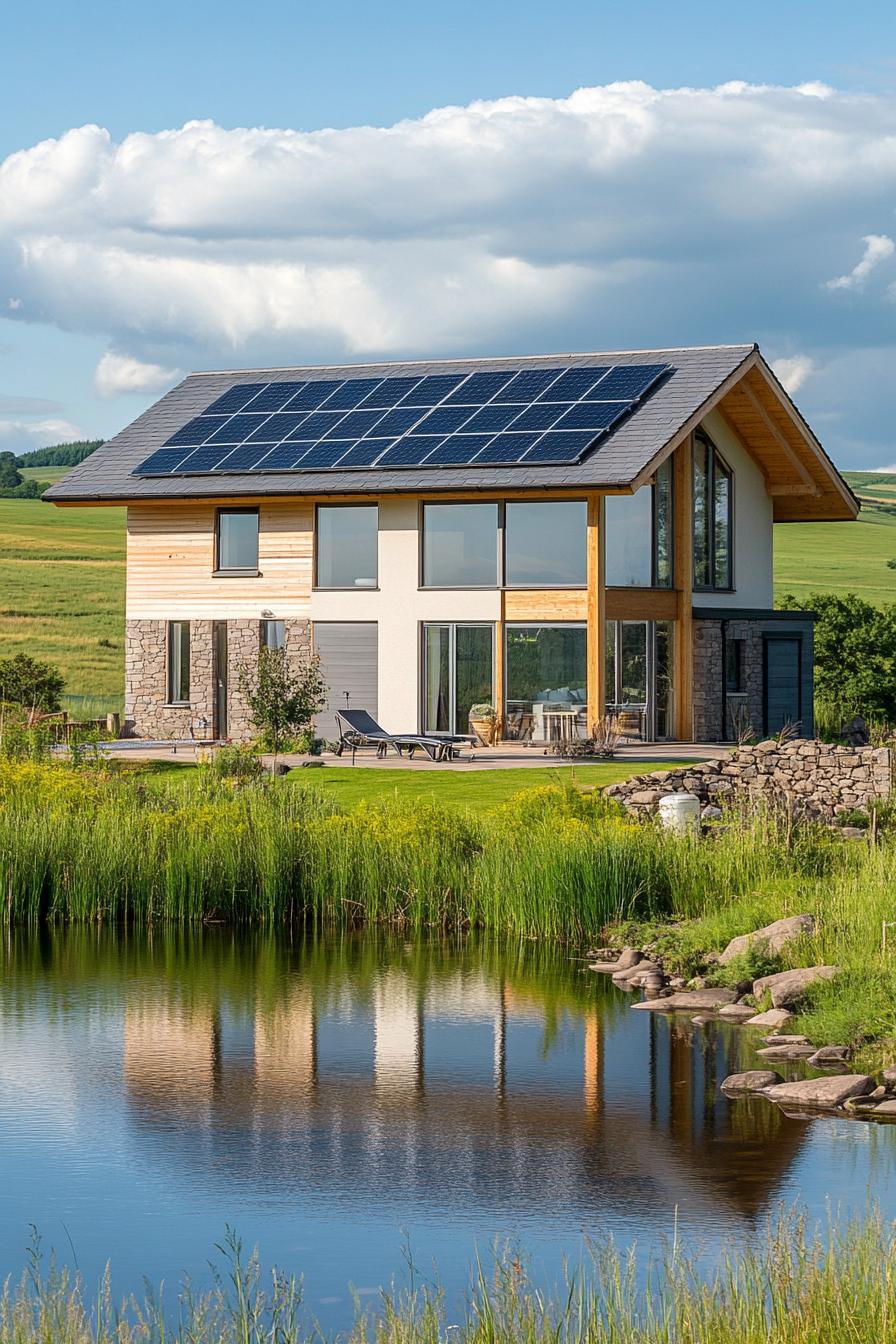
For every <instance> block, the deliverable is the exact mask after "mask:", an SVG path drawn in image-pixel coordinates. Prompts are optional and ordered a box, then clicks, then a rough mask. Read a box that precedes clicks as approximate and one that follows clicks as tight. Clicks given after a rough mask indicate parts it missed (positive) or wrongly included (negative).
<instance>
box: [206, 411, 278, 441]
mask: <svg viewBox="0 0 896 1344" xmlns="http://www.w3.org/2000/svg"><path fill="white" fill-rule="evenodd" d="M267 418H268V417H267V416H266V415H232V416H231V417H230V419H229V420H225V421H224V423H223V425H222V426H221V428H220V429H216V430H215V432H214V434H211V435H209V437H208V439H206V443H242V442H243V440H244V439H248V438H249V437H250V435H252V434H254V433H255V432H256V430H258V429H260V428H261V426H262V425H263V424H264V422H265V421H266V420H267ZM279 437H280V435H279V434H278V435H276V436H275V438H279Z"/></svg>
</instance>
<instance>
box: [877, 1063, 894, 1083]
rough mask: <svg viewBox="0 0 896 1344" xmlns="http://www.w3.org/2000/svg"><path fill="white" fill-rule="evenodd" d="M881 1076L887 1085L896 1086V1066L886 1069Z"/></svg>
mask: <svg viewBox="0 0 896 1344" xmlns="http://www.w3.org/2000/svg"><path fill="white" fill-rule="evenodd" d="M880 1076H881V1078H882V1079H883V1081H884V1083H885V1084H886V1086H887V1087H896V1068H894V1067H892V1066H891V1067H890V1068H888V1069H884V1070H883V1071H882V1073H881V1075H880Z"/></svg>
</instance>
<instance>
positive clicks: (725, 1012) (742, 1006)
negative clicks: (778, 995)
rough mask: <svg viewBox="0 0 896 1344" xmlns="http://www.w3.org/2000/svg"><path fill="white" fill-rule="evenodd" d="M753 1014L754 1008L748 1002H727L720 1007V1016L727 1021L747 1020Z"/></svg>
mask: <svg viewBox="0 0 896 1344" xmlns="http://www.w3.org/2000/svg"><path fill="white" fill-rule="evenodd" d="M752 1016H753V1009H752V1008H751V1007H750V1006H749V1005H748V1004H746V1003H726V1004H723V1006H722V1007H721V1008H720V1009H719V1017H724V1019H725V1021H726V1022H746V1021H748V1020H749V1019H750V1018H751V1017H752Z"/></svg>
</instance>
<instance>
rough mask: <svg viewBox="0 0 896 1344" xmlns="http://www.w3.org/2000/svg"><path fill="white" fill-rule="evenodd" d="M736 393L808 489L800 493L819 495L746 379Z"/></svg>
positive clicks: (815, 486) (809, 476)
mask: <svg viewBox="0 0 896 1344" xmlns="http://www.w3.org/2000/svg"><path fill="white" fill-rule="evenodd" d="M738 391H739V392H742V393H743V394H744V396H745V397H746V398H747V401H748V402H749V403H750V405H751V406H752V408H753V410H754V411H755V412H756V414H757V415H758V416H759V419H760V420H761V421H762V423H763V424H764V425H765V428H766V429H767V430H768V432H769V434H770V435H771V436H772V438H773V439H774V441H775V443H776V444H777V445H778V447H779V448H780V450H781V452H782V453H783V454H784V456H785V458H786V459H787V461H788V462H789V463H790V465H791V466H792V467H793V469H794V471H795V472H796V473H797V475H798V476H799V478H800V480H801V481H802V483H803V485H804V486H807V487H808V489H806V490H804V491H801V493H804V494H810V495H820V494H821V490H820V489H819V487H818V486H817V485H816V484H815V482H814V481H813V479H812V477H811V475H810V473H809V472H808V470H807V469H806V467H805V466H804V465H803V463H802V462H801V461H800V459H799V458H798V457H797V455H796V453H795V452H794V451H793V449H792V448H791V446H790V444H789V443H788V442H787V440H786V439H785V437H784V435H783V434H782V433H781V431H780V429H779V428H778V426H777V425H776V424H775V422H774V420H772V418H771V416H770V415H769V413H768V411H767V410H766V409H765V407H764V406H763V404H762V402H761V401H760V400H759V398H758V397H757V395H756V393H755V392H754V391H753V389H752V387H750V384H749V383H748V382H747V380H746V378H744V379H743V381H742V382H741V383H740V386H739V387H738Z"/></svg>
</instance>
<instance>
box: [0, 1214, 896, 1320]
mask: <svg viewBox="0 0 896 1344" xmlns="http://www.w3.org/2000/svg"><path fill="white" fill-rule="evenodd" d="M222 1249H223V1251H224V1255H225V1265H224V1268H223V1271H222V1272H219V1273H218V1275H217V1276H216V1281H215V1284H214V1286H213V1287H212V1289H211V1290H210V1291H208V1292H205V1293H199V1292H197V1291H196V1290H194V1289H192V1288H190V1287H189V1286H188V1287H185V1288H183V1289H182V1290H181V1292H180V1295H179V1297H178V1298H177V1300H176V1301H175V1302H170V1303H166V1302H165V1300H164V1298H163V1296H162V1293H161V1291H154V1290H153V1289H151V1288H149V1287H147V1288H146V1289H145V1291H144V1293H143V1295H141V1296H140V1297H139V1298H137V1297H131V1298H129V1299H125V1300H124V1301H119V1300H118V1299H116V1298H115V1296H114V1293H113V1288H112V1281H111V1278H110V1276H109V1274H108V1272H107V1274H106V1277H105V1278H104V1280H103V1282H102V1284H101V1285H100V1288H99V1290H98V1292H97V1294H96V1295H95V1297H94V1298H93V1299H92V1300H91V1299H89V1298H87V1296H86V1295H85V1291H84V1287H83V1284H82V1282H81V1280H80V1279H79V1278H78V1277H77V1276H76V1275H75V1276H73V1275H71V1274H70V1273H68V1272H67V1271H66V1270H64V1269H62V1268H59V1267H57V1266H55V1265H54V1264H51V1265H50V1266H49V1267H48V1268H47V1269H46V1270H45V1269H44V1267H43V1264H42V1261H41V1259H40V1257H39V1255H37V1254H35V1255H33V1257H32V1260H31V1264H30V1266H29V1268H28V1270H27V1271H26V1273H25V1274H24V1275H23V1277H22V1279H21V1280H20V1282H19V1283H18V1285H17V1286H16V1287H12V1286H11V1285H10V1284H8V1283H7V1286H6V1289H5V1291H4V1293H3V1296H2V1299H0V1339H2V1340H3V1341H4V1344H6V1342H7V1341H8V1342H9V1344H163V1341H166V1342H167V1344H312V1341H314V1342H315V1344H321V1342H322V1341H323V1340H324V1339H325V1338H326V1336H325V1335H324V1334H323V1333H322V1332H321V1331H320V1330H319V1329H318V1327H317V1326H316V1325H315V1324H314V1323H313V1320H312V1318H311V1316H310V1314H309V1313H308V1312H307V1311H306V1309H305V1306H304V1303H303V1299H302V1287H301V1283H300V1281H299V1280H298V1279H296V1278H295V1277H293V1276H292V1275H290V1274H285V1273H282V1272H279V1271H276V1270H275V1271H273V1272H272V1273H271V1274H270V1275H265V1274H264V1273H263V1272H262V1270H261V1267H260V1265H259V1263H258V1260H257V1258H256V1257H255V1256H254V1255H253V1256H250V1257H248V1258H246V1257H244V1255H243V1251H242V1247H241V1245H240V1243H239V1241H238V1240H237V1239H236V1238H235V1237H233V1236H232V1235H230V1236H229V1237H228V1240H227V1242H226V1243H225V1246H224V1247H223V1248H222ZM894 1276H896V1244H894V1237H893V1229H892V1227H890V1226H888V1225H885V1224H884V1223H883V1222H882V1221H881V1220H880V1219H879V1218H878V1217H877V1216H875V1215H871V1216H869V1217H868V1218H866V1219H865V1220H863V1221H861V1222H853V1223H851V1224H849V1225H848V1226H846V1227H842V1228H841V1227H838V1226H837V1225H836V1224H832V1225H831V1226H830V1227H828V1228H826V1229H817V1228H816V1229H809V1228H807V1227H806V1225H805V1224H804V1223H803V1222H802V1221H801V1220H800V1219H799V1218H798V1217H795V1216H793V1215H789V1216H788V1215H782V1216H781V1217H780V1218H779V1219H778V1220H777V1222H775V1223H773V1224H772V1225H771V1226H770V1227H769V1229H768V1231H767V1234H766V1235H763V1236H761V1237H759V1238H758V1240H757V1242H756V1244H755V1245H753V1246H747V1248H746V1249H743V1250H740V1251H731V1252H729V1253H728V1254H727V1255H724V1256H723V1257H722V1259H721V1263H719V1264H717V1265H716V1266H715V1267H714V1268H713V1267H711V1266H707V1265H706V1264H705V1263H703V1262H702V1261H701V1260H700V1258H699V1257H697V1258H692V1257H689V1256H688V1255H686V1254H684V1253H682V1251H681V1250H680V1249H679V1248H678V1247H676V1246H675V1245H672V1246H670V1247H669V1248H668V1250H667V1252H666V1254H665V1255H664V1256H662V1257H661V1258H660V1259H659V1260H657V1261H656V1262H654V1263H653V1264H652V1265H651V1266H650V1268H649V1270H648V1273H647V1276H646V1281H642V1280H640V1279H639V1276H638V1273H637V1271H636V1264H635V1259H634V1255H633V1253H631V1252H630V1253H628V1254H621V1253H619V1252H618V1251H617V1250H615V1249H614V1248H613V1246H612V1245H608V1246H603V1247H598V1248H595V1249H594V1250H593V1252H592V1254H591V1256H590V1258H589V1259H588V1261H587V1262H586V1263H585V1264H583V1265H582V1266H581V1267H580V1268H579V1269H578V1271H577V1272H573V1273H570V1274H569V1275H568V1277H567V1281H566V1282H565V1284H563V1285H562V1287H561V1288H560V1289H559V1290H558V1291H557V1292H556V1293H554V1294H549V1293H545V1292H543V1291H540V1290H539V1289H538V1288H537V1287H536V1286H535V1285H533V1283H532V1282H531V1281H530V1280H529V1278H528V1277H527V1274H526V1271H525V1268H524V1267H523V1266H522V1265H521V1263H520V1261H519V1260H518V1259H516V1258H510V1257H505V1258H501V1257H499V1258H498V1260H497V1263H496V1264H495V1266H494V1269H493V1271H491V1272H489V1271H487V1270H485V1269H484V1268H483V1267H482V1265H481V1264H477V1265H476V1266H474V1268H473V1270H472V1273H471V1285H470V1291H469V1294H468V1301H467V1304H466V1305H465V1306H464V1307H460V1308H457V1307H455V1306H454V1305H453V1304H451V1303H449V1302H448V1301H447V1300H446V1297H445V1295H444V1293H443V1292H442V1291H441V1290H440V1289H439V1288H438V1287H437V1286H436V1287H431V1286H425V1287H419V1288H418V1287H415V1286H413V1284H412V1286H411V1287H409V1288H408V1289H406V1290H403V1291H402V1290H396V1291H391V1292H390V1291H386V1292H384V1293H383V1294H382V1296H381V1300H380V1302H379V1303H378V1305H377V1306H376V1308H375V1309H374V1310H372V1311H367V1312H363V1313H362V1312H361V1310H360V1308H358V1312H357V1316H356V1320H355V1322H354V1324H353V1325H352V1326H351V1327H350V1328H349V1329H348V1331H347V1332H346V1333H344V1334H343V1335H341V1336H340V1338H341V1339H343V1340H345V1341H347V1342H348V1344H443V1342H444V1341H446V1340H456V1341H460V1342H461V1344H832V1342H833V1341H841V1340H844V1341H845V1340H849V1341H850V1344H881V1342H882V1341H886V1340H892V1339H893V1338H894V1333H896V1291H894ZM426 1277H427V1281H428V1280H429V1278H430V1276H429V1275H427V1276H426Z"/></svg>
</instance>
